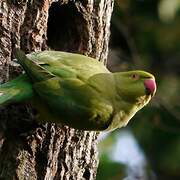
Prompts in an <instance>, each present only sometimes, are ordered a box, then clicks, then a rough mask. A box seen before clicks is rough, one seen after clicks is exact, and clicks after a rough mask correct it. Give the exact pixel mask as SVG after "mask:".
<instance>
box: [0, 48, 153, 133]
mask: <svg viewBox="0 0 180 180" xmlns="http://www.w3.org/2000/svg"><path fill="white" fill-rule="evenodd" d="M16 58H17V60H18V62H19V64H21V66H22V67H23V69H24V70H25V74H22V75H20V76H19V77H17V78H16V79H14V80H12V81H9V82H7V83H5V84H2V85H1V86H0V106H2V105H8V104H12V103H20V102H23V101H27V100H31V101H32V104H33V105H34V106H35V107H36V108H37V111H38V113H39V115H38V116H37V120H38V121H39V122H55V123H62V124H65V125H68V126H70V127H73V128H76V129H81V130H94V131H101V130H113V129H116V128H120V127H122V126H125V125H126V124H127V123H128V121H129V120H130V119H131V118H132V117H133V116H134V115H135V113H136V112H137V111H139V110H140V109H141V108H142V107H143V106H145V105H146V104H147V103H148V102H149V101H150V99H151V98H152V96H153V95H154V93H155V91H156V83H155V78H154V76H153V75H152V74H150V73H147V72H144V71H128V72H116V73H111V72H110V71H109V70H108V69H107V68H106V67H105V66H104V65H103V63H101V62H99V61H98V60H96V59H93V58H90V57H87V56H84V55H79V54H73V53H67V52H59V51H43V52H36V53H31V54H28V55H25V54H24V53H23V52H22V51H20V50H17V51H16Z"/></svg>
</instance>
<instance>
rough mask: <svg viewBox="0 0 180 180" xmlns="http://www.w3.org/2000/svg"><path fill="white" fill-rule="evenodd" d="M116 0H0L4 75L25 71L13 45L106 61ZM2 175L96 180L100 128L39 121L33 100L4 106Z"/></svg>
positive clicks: (0, 115)
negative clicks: (81, 128) (89, 128)
mask: <svg viewBox="0 0 180 180" xmlns="http://www.w3.org/2000/svg"><path fill="white" fill-rule="evenodd" d="M112 9H113V0H98V1H96V0H94V1H93V0H82V1H78V0H77V1H71V0H69V1H68V0H59V1H57V0H35V1H33V0H1V1H0V77H1V79H0V80H1V82H5V81H7V80H9V79H11V78H13V77H15V76H17V75H18V74H19V73H20V72H21V71H22V69H21V67H20V66H17V65H15V64H14V63H13V62H12V59H13V58H14V55H13V50H14V48H15V47H20V48H21V49H22V50H23V51H25V52H26V53H29V52H32V51H39V50H45V49H48V48H51V49H55V50H62V51H70V52H77V53H81V54H85V55H88V56H91V57H94V58H97V59H99V60H101V61H103V62H104V63H106V60H107V53H108V41H109V34H110V33H109V26H110V18H111V13H112ZM0 148H1V150H0V179H5V180H6V179H7V180H8V179H20V180H25V179H27V180H29V179H30V180H34V179H48V180H49V179H79V180H82V179H95V176H96V170H97V166H98V156H97V133H96V132H87V131H79V130H75V129H72V128H69V127H67V126H61V125H57V124H53V123H52V124H50V123H49V124H44V125H40V124H37V123H36V121H35V118H34V110H33V108H32V107H31V105H30V104H28V103H24V104H21V105H11V106H8V107H5V108H2V107H1V108H0Z"/></svg>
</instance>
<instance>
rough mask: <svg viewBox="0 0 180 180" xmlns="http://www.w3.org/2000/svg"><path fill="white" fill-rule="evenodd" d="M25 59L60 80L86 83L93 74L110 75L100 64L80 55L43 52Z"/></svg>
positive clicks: (29, 55)
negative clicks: (74, 79) (66, 79)
mask: <svg viewBox="0 0 180 180" xmlns="http://www.w3.org/2000/svg"><path fill="white" fill-rule="evenodd" d="M27 57H28V58H29V59H31V60H33V61H35V62H36V63H38V64H39V65H41V66H42V67H44V68H45V69H47V70H48V71H50V72H51V73H52V74H55V75H56V76H59V77H62V78H78V79H81V80H83V81H86V80H87V79H88V78H89V77H91V76H93V75H95V74H98V73H110V72H109V70H108V69H107V68H106V67H105V66H104V65H103V63H102V62H99V61H98V60H96V59H93V58H90V57H87V56H84V55H80V54H73V53H67V52H61V51H43V52H38V53H31V54H28V55H27Z"/></svg>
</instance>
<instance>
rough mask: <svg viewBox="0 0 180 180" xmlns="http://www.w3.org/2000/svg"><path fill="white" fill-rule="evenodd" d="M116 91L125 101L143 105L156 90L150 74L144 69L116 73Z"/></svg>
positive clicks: (153, 79)
mask: <svg viewBox="0 0 180 180" xmlns="http://www.w3.org/2000/svg"><path fill="white" fill-rule="evenodd" d="M117 74H119V75H117V76H116V81H117V82H116V83H117V91H118V93H119V95H120V97H122V100H124V101H125V102H127V103H131V104H136V105H137V106H141V107H143V106H144V105H146V104H147V103H148V102H149V101H150V99H151V98H152V97H153V96H154V94H155V92H156V82H155V78H154V76H153V75H152V74H150V73H148V72H145V71H128V72H121V73H117Z"/></svg>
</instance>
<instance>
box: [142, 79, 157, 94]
mask: <svg viewBox="0 0 180 180" xmlns="http://www.w3.org/2000/svg"><path fill="white" fill-rule="evenodd" d="M144 86H145V88H146V94H147V95H152V96H154V94H155V92H156V81H155V79H146V80H145V81H144Z"/></svg>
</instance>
